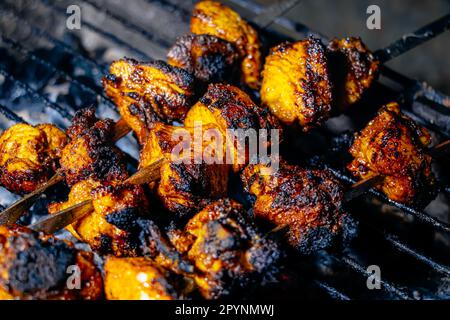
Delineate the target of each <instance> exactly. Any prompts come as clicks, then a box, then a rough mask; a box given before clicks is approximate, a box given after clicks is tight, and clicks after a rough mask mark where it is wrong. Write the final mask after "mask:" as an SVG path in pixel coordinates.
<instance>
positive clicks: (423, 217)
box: [326, 166, 450, 232]
mask: <svg viewBox="0 0 450 320" xmlns="http://www.w3.org/2000/svg"><path fill="white" fill-rule="evenodd" d="M326 167H327V169H328V170H330V171H331V172H332V173H333V174H334V175H335V176H336V177H338V178H339V179H340V180H342V181H345V182H347V183H349V184H354V183H355V182H356V180H354V179H353V178H350V177H349V176H347V175H346V174H344V173H342V172H340V171H339V170H336V169H334V168H332V167H330V166H326ZM368 192H369V193H371V194H373V195H375V196H376V197H377V198H379V199H381V200H383V201H384V202H385V203H389V204H391V205H393V206H395V207H397V208H398V209H401V210H402V211H403V212H405V213H408V214H411V215H413V216H414V217H416V218H418V219H419V220H420V221H422V222H425V223H427V224H430V225H431V226H433V227H434V228H435V229H437V230H440V231H444V232H450V225H449V224H447V223H445V222H442V221H439V220H437V219H436V218H434V217H432V216H430V215H428V214H426V213H424V212H421V211H418V210H416V209H413V208H410V207H408V206H405V205H404V204H401V203H399V202H396V201H392V200H391V199H389V198H388V197H386V196H385V195H384V194H382V193H380V192H379V191H377V190H375V189H373V188H372V189H370V190H369V191H368Z"/></svg>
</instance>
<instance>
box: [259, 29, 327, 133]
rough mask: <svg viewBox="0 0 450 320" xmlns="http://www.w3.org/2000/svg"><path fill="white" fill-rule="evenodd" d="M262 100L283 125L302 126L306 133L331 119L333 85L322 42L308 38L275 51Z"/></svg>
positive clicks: (268, 61)
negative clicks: (296, 124) (295, 124)
mask: <svg viewBox="0 0 450 320" xmlns="http://www.w3.org/2000/svg"><path fill="white" fill-rule="evenodd" d="M261 101H262V103H263V105H265V106H267V107H268V108H269V109H270V111H271V112H272V114H274V115H275V116H276V117H277V118H278V119H279V120H280V121H281V122H283V123H284V124H287V125H290V124H293V123H298V124H299V125H300V127H301V128H302V129H303V130H304V131H308V130H309V129H311V128H313V127H315V126H317V125H318V124H320V123H322V122H324V121H325V120H327V119H328V118H329V116H330V113H331V103H332V85H331V81H330V79H329V70H328V62H327V57H326V49H325V47H324V45H323V44H322V43H321V41H320V40H318V39H315V38H307V39H305V40H301V41H298V42H293V43H283V44H280V45H278V46H276V47H274V48H272V49H271V51H270V54H269V56H268V57H267V58H266V62H265V64H264V70H263V81H262V85H261Z"/></svg>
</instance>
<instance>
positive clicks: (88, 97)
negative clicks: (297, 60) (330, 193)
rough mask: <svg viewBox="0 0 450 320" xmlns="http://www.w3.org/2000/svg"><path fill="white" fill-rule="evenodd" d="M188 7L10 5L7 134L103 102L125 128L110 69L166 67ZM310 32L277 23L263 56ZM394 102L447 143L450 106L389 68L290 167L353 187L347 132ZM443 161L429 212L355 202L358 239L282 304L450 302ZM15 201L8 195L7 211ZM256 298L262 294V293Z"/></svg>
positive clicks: (324, 257) (291, 288)
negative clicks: (114, 64) (374, 282)
mask: <svg viewBox="0 0 450 320" xmlns="http://www.w3.org/2000/svg"><path fill="white" fill-rule="evenodd" d="M224 3H225V4H227V5H230V6H231V7H232V8H234V9H235V10H236V11H237V12H239V13H240V14H241V15H242V16H243V17H248V18H250V17H252V16H257V15H259V14H260V13H262V12H264V9H265V8H264V7H262V6H260V5H258V4H257V3H256V2H253V1H243V0H230V1H224ZM72 4H76V5H78V6H80V8H81V10H82V19H81V25H82V27H81V29H80V30H68V29H67V28H66V19H67V17H68V15H67V13H66V8H67V7H68V6H69V5H72ZM192 6H193V2H191V1H178V0H177V1H175V0H155V1H152V0H139V1H135V2H133V5H130V6H128V5H127V6H126V7H125V8H124V4H123V2H120V1H118V0H111V1H96V0H83V1H65V0H64V1H57V2H56V1H50V0H30V1H26V0H24V1H9V0H6V1H2V3H1V4H0V30H1V46H0V52H1V54H0V113H1V116H0V126H1V129H2V130H4V129H5V128H7V127H9V126H11V125H12V124H14V123H17V122H29V123H32V124H35V123H43V122H51V123H55V124H57V125H59V126H60V127H62V128H65V127H67V126H68V124H69V122H70V118H71V117H72V116H73V114H74V112H75V111H76V110H78V109H80V108H82V107H85V106H87V105H96V106H97V108H98V114H99V115H100V116H101V117H102V118H105V117H110V118H112V119H114V120H117V119H118V118H119V115H118V113H117V111H116V107H115V106H114V104H113V103H112V102H111V101H110V100H109V99H108V98H107V97H106V96H105V95H104V93H103V88H102V86H101V77H102V75H104V74H105V73H106V70H107V67H108V64H109V63H110V62H111V61H112V60H114V59H118V58H120V57H122V56H128V57H133V58H136V59H139V60H152V59H165V54H166V52H167V49H168V48H169V47H170V46H171V45H172V44H173V43H174V41H175V39H176V37H177V36H180V35H182V34H185V33H187V32H188V24H189V15H190V12H191V9H192ZM443 25H444V26H446V28H449V27H450V18H449V17H448V16H446V17H444V18H442V19H439V20H436V22H435V23H431V24H430V25H428V26H427V27H425V28H422V29H419V30H418V31H417V32H416V34H415V37H411V35H409V36H408V35H405V36H404V41H403V42H402V43H397V44H396V45H395V46H393V47H390V48H389V50H385V51H383V52H382V53H380V54H381V55H380V56H381V57H382V58H383V59H387V58H389V57H390V56H395V55H398V54H399V53H401V52H404V51H405V49H406V48H408V47H410V46H411V41H428V40H430V39H432V38H434V37H435V36H436V35H437V34H438V33H437V32H435V30H437V29H442V26H443ZM310 34H313V35H315V36H319V37H320V38H322V40H323V41H324V42H326V41H327V38H326V37H325V36H323V35H320V34H318V33H316V32H314V31H313V30H310V29H309V28H308V27H306V26H304V25H302V24H299V23H296V22H292V21H289V20H287V19H285V18H278V19H276V20H275V21H274V22H273V23H271V24H270V25H269V26H268V27H267V28H266V29H265V30H263V32H262V36H263V41H264V44H265V47H266V48H268V47H270V46H272V45H273V44H276V43H279V42H280V41H283V40H293V39H300V38H304V37H306V36H308V35H310ZM418 35H419V36H418ZM420 35H422V36H423V37H422V38H421V37H420ZM414 38H415V39H416V40H414ZM417 39H418V40H417ZM390 100H397V101H400V102H401V103H402V106H403V111H404V112H405V113H406V114H407V115H408V116H410V117H411V118H413V119H414V120H415V121H417V122H418V123H420V124H421V125H423V126H425V127H426V128H428V129H429V130H430V132H432V134H433V138H434V139H435V142H436V141H441V140H444V139H446V138H449V137H450V98H449V97H447V96H446V95H444V94H442V93H440V92H438V91H437V90H434V89H433V88H431V87H430V86H428V85H427V84H426V83H423V82H420V81H417V80H414V79H410V78H408V77H406V76H403V75H402V74H400V73H398V72H396V71H394V70H392V69H389V68H387V67H385V66H384V67H382V75H381V79H380V80H379V81H378V82H377V83H376V84H375V85H374V87H373V88H372V89H371V90H370V92H369V93H368V98H366V99H364V100H363V101H361V102H360V103H358V104H359V105H364V108H360V107H359V106H356V107H355V108H354V109H353V110H354V111H353V112H352V114H351V115H350V116H341V117H339V118H337V119H332V120H330V121H329V122H328V123H327V125H326V127H325V128H322V129H317V130H315V131H314V132H312V134H310V135H308V136H305V137H301V138H298V139H297V140H296V141H295V145H296V148H295V151H290V152H289V154H288V155H287V157H288V158H289V160H291V161H293V162H299V161H300V160H299V158H300V157H301V158H302V159H301V162H303V163H307V164H309V165H314V166H320V167H327V168H329V169H330V170H332V172H333V173H334V174H335V175H336V176H337V177H338V178H339V179H341V180H342V181H343V182H344V183H346V184H351V183H354V182H355V181H354V180H353V178H351V177H350V176H349V175H348V174H347V173H346V172H345V171H344V169H343V164H344V163H345V161H343V160H344V159H342V158H343V157H345V156H342V154H343V150H345V149H346V148H347V147H348V143H349V141H350V137H351V134H350V132H351V131H355V130H357V129H359V128H361V127H362V126H363V125H364V124H365V123H367V121H368V120H369V119H370V117H371V116H373V114H374V111H375V110H376V109H377V108H378V107H379V106H380V105H382V104H383V103H385V102H388V101H390ZM118 145H119V147H120V148H121V149H122V150H123V151H125V152H126V153H127V154H128V160H129V165H130V166H131V167H133V166H134V167H135V166H136V161H137V160H136V158H137V155H138V146H137V144H136V142H135V140H134V139H133V138H132V137H131V136H127V137H126V139H123V140H122V141H120V142H119V144H118ZM330 146H331V147H330ZM299 155H301V156H299ZM305 159H307V160H305ZM435 162H436V164H435V165H434V166H435V171H436V173H437V177H438V179H439V183H440V194H439V196H438V198H437V199H436V200H435V201H433V202H432V203H431V204H430V205H429V206H428V207H427V208H426V209H425V210H424V211H420V210H417V209H414V208H411V207H408V206H405V205H402V204H400V203H396V202H394V201H391V200H389V199H388V198H387V197H386V196H384V195H382V194H381V193H380V192H378V191H376V190H374V189H372V190H370V191H369V192H368V193H367V195H365V196H364V197H360V198H359V199H356V200H354V201H352V202H351V203H349V204H348V206H349V212H351V213H352V214H353V215H354V216H355V217H357V219H358V220H359V226H360V232H359V234H358V236H357V238H356V239H355V240H353V241H352V242H351V244H349V245H348V246H346V247H344V248H341V249H336V250H330V251H327V252H319V253H317V254H315V255H313V256H311V257H307V258H304V257H302V258H299V259H293V261H292V263H291V264H292V265H290V266H289V268H288V271H289V272H288V273H289V276H290V277H291V278H290V280H289V281H288V282H289V285H286V284H281V285H275V286H276V288H275V289H276V291H275V292H277V293H276V296H274V298H275V297H276V298H278V299H282V298H290V299H292V298H332V299H341V300H349V299H449V298H450V255H449V252H450V251H449V250H450V236H449V235H450V224H449V217H450V216H449V213H450V207H449V201H450V185H449V181H448V168H445V167H444V166H443V165H444V164H445V160H443V159H441V160H438V161H435ZM61 193H62V192H61V190H52V191H51V192H49V193H47V195H46V196H45V197H43V198H42V199H40V200H39V201H38V202H37V203H36V204H35V205H34V206H33V208H32V209H31V210H30V213H29V214H28V215H26V216H25V217H23V218H22V222H24V223H25V222H27V223H29V222H32V221H35V220H36V219H37V218H38V217H39V215H42V212H45V211H43V210H42V208H45V205H46V203H48V201H49V200H51V199H56V198H58V197H59V198H60V197H61ZM64 194H67V192H66V193H64ZM16 199H17V196H15V195H12V194H10V193H9V192H7V191H6V190H2V191H1V195H0V201H1V205H2V206H4V207H6V206H8V205H9V204H10V203H12V202H13V201H14V200H16ZM370 265H377V266H379V267H380V269H381V289H378V290H377V289H374V290H369V289H368V288H367V285H366V281H367V278H368V276H369V275H371V273H370V272H368V271H367V268H368V266H370ZM275 289H274V290H275ZM256 294H261V295H262V294H265V292H264V289H262V291H261V292H256ZM272 294H273V293H272Z"/></svg>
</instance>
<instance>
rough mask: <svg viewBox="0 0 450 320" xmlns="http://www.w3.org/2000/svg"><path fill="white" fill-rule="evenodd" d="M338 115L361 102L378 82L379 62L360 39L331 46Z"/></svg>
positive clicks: (335, 101)
mask: <svg viewBox="0 0 450 320" xmlns="http://www.w3.org/2000/svg"><path fill="white" fill-rule="evenodd" d="M328 51H329V53H328V59H329V61H330V75H331V80H332V81H333V84H334V88H333V95H334V97H333V99H334V112H342V111H345V110H346V108H347V107H348V106H349V105H351V104H353V103H356V102H358V101H359V100H360V99H361V97H362V96H363V94H364V93H365V92H366V90H367V89H368V88H369V87H370V86H371V84H372V83H373V81H375V80H376V78H377V76H378V71H379V62H378V61H377V60H376V59H375V57H374V55H373V54H372V53H371V52H370V50H369V49H368V48H367V47H366V45H365V44H364V43H363V42H362V41H361V39H360V38H356V37H352V38H344V39H333V40H332V41H331V42H330V43H329V44H328Z"/></svg>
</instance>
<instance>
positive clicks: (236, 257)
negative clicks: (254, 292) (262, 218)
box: [171, 199, 283, 299]
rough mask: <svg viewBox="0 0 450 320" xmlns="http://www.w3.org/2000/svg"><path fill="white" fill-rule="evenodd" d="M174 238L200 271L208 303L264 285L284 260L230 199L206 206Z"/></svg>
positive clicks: (199, 282)
mask: <svg viewBox="0 0 450 320" xmlns="http://www.w3.org/2000/svg"><path fill="white" fill-rule="evenodd" d="M171 238H172V241H173V243H174V245H175V246H176V247H177V248H178V250H179V251H180V252H184V253H185V254H186V255H187V257H188V259H189V260H190V261H191V262H192V263H193V264H195V266H196V267H197V270H198V272H197V274H196V275H195V276H194V280H195V283H196V284H197V286H198V288H199V291H200V293H201V294H202V295H203V297H205V298H206V299H217V298H220V297H225V296H228V295H230V294H232V293H236V292H237V291H236V290H238V289H240V288H241V289H242V288H245V287H246V286H247V285H249V284H251V283H259V284H260V285H261V284H264V283H265V280H266V279H267V277H268V275H269V274H271V275H273V274H275V273H276V272H277V271H278V263H279V261H280V259H281V258H282V256H283V254H282V252H281V250H280V248H279V247H278V245H277V243H276V242H275V241H273V240H272V239H271V238H270V237H265V236H264V235H263V234H261V233H260V232H259V231H258V230H257V229H256V228H255V227H254V226H253V224H252V223H251V222H250V221H248V219H246V217H245V211H244V209H243V207H242V206H241V205H240V204H238V203H237V202H235V201H232V200H229V199H221V200H218V201H216V202H213V203H211V204H209V205H208V206H206V207H205V208H204V209H203V210H201V211H200V212H199V213H197V214H196V215H195V216H194V217H193V218H192V219H191V220H190V221H189V222H188V223H187V225H186V227H185V229H184V230H182V231H174V232H172V237H171Z"/></svg>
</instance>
